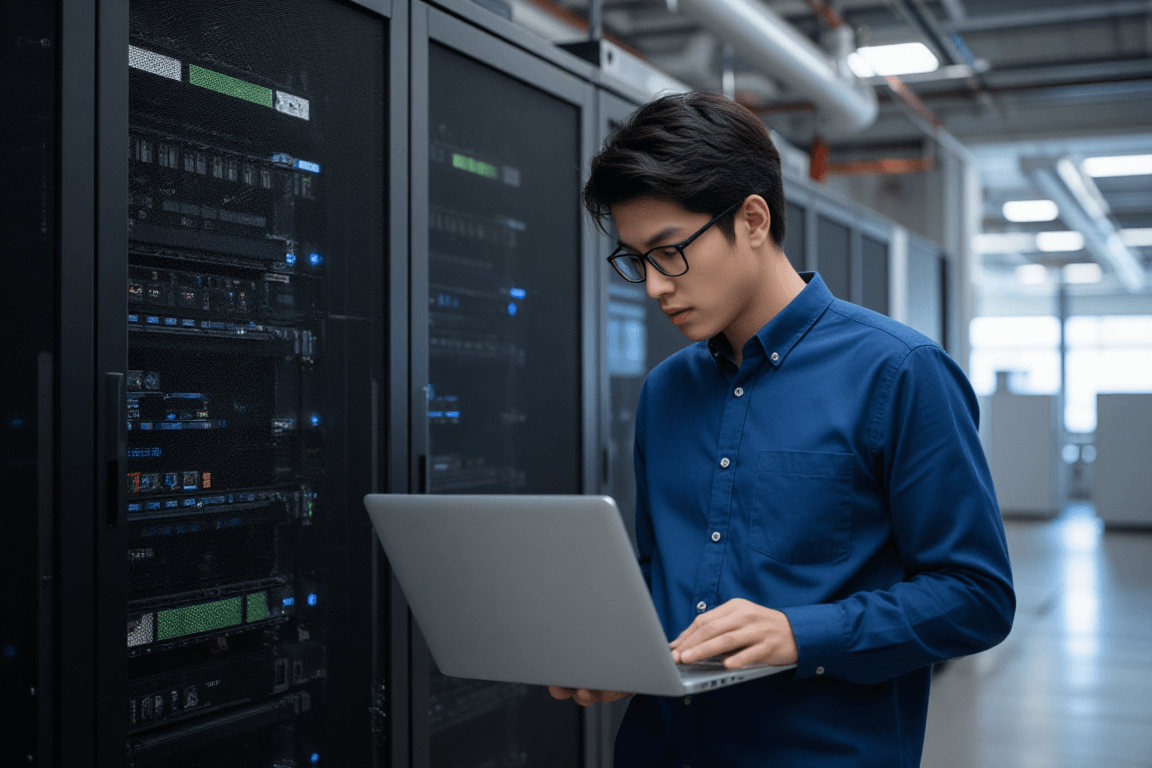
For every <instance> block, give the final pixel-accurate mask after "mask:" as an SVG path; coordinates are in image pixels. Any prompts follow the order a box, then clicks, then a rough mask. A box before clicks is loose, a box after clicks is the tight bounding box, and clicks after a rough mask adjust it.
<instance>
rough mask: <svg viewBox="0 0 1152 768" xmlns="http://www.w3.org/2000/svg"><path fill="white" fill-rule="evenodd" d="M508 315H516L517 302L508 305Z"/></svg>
mask: <svg viewBox="0 0 1152 768" xmlns="http://www.w3.org/2000/svg"><path fill="white" fill-rule="evenodd" d="M508 314H509V316H511V315H515V314H516V303H515V302H513V303H511V304H509V305H508Z"/></svg>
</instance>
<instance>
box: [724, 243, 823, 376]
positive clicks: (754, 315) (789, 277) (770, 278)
mask: <svg viewBox="0 0 1152 768" xmlns="http://www.w3.org/2000/svg"><path fill="white" fill-rule="evenodd" d="M766 259H767V260H768V266H767V267H766V269H765V270H764V273H763V277H762V279H761V280H760V286H759V290H758V291H757V292H756V294H755V296H754V298H753V301H752V303H751V305H750V306H749V308H748V311H747V312H744V313H743V314H742V315H741V316H740V317H738V318H737V319H736V321H735V322H733V323H732V325H730V326H729V327H728V328H725V329H724V336H725V337H726V338H727V339H728V343H729V344H731V345H732V359H733V361H734V362H735V363H736V365H740V364H741V362H742V361H743V357H744V344H745V343H746V342H747V341H748V340H749V339H751V338H752V337H753V336H755V335H756V334H757V333H758V332H759V331H760V329H761V328H763V327H764V326H765V325H767V324H768V323H769V322H770V321H771V320H772V318H774V317H776V315H778V314H780V312H781V310H783V309H784V307H786V306H788V304H789V303H790V302H791V301H792V299H794V298H796V297H797V296H799V295H800V292H801V291H802V290H804V286H805V285H807V283H805V282H804V278H802V277H800V275H799V274H798V273H797V272H796V270H795V269H794V268H793V267H792V264H791V263H790V262H789V261H788V258H787V257H786V256H785V255H784V252H783V251H780V250H779V249H776V248H773V249H772V251H771V252H770V253H768V254H767V255H766Z"/></svg>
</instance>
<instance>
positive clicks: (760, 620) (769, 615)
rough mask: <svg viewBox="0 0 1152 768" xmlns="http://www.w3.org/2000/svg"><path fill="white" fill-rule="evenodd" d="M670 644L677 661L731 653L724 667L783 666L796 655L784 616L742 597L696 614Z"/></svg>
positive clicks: (793, 662)
mask: <svg viewBox="0 0 1152 768" xmlns="http://www.w3.org/2000/svg"><path fill="white" fill-rule="evenodd" d="M671 648H672V660H673V661H675V662H676V663H677V664H679V663H681V662H683V663H689V662H693V661H700V660H701V659H707V658H709V657H711V656H720V655H723V654H732V655H730V656H728V658H726V659H724V666H725V667H727V668H728V669H738V668H739V667H743V666H746V665H748V664H754V663H757V662H760V663H763V664H772V665H774V666H784V665H786V664H795V663H796V659H797V650H796V638H795V637H794V636H793V634H792V625H791V624H789V623H788V617H787V616H785V615H784V614H783V613H781V612H780V611H774V610H772V609H771V608H765V607H764V606H762V605H757V604H756V603H753V602H750V601H748V600H744V599H742V598H735V599H734V600H729V601H728V602H726V603H724V605H721V606H719V607H717V608H713V609H712V610H711V611H708V612H707V613H702V614H700V615H699V616H697V617H696V620H695V621H693V622H692V623H691V624H689V625H688V628H687V629H685V630H684V631H683V632H681V633H680V636H679V637H677V638H676V639H675V640H673V641H672V644H671Z"/></svg>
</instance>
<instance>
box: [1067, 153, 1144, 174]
mask: <svg viewBox="0 0 1152 768" xmlns="http://www.w3.org/2000/svg"><path fill="white" fill-rule="evenodd" d="M1080 167H1081V168H1083V169H1084V173H1086V174H1088V175H1089V176H1143V175H1145V174H1152V155H1116V156H1112V157H1089V158H1088V159H1087V160H1085V161H1084V162H1083V163H1082V164H1081V166H1080Z"/></svg>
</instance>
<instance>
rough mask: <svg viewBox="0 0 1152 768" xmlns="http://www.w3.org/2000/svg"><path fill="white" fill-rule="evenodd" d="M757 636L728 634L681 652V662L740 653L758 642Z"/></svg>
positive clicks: (737, 633) (740, 633) (739, 632)
mask: <svg viewBox="0 0 1152 768" xmlns="http://www.w3.org/2000/svg"><path fill="white" fill-rule="evenodd" d="M757 639H758V638H757V637H756V636H755V634H753V633H750V632H746V631H740V630H737V631H733V632H726V633H724V634H722V635H719V636H717V637H714V638H712V639H710V640H706V641H704V642H702V643H699V644H697V645H693V646H692V647H691V648H688V649H686V650H683V651H681V652H680V660H681V661H682V662H685V663H691V662H693V661H700V660H701V659H708V658H711V657H713V656H721V655H723V654H726V653H732V652H733V651H740V650H743V649H745V648H747V647H748V646H749V645H752V644H754V643H755V642H756V641H757Z"/></svg>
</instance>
